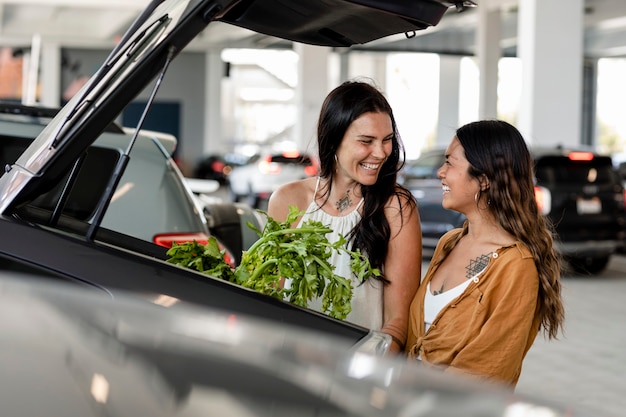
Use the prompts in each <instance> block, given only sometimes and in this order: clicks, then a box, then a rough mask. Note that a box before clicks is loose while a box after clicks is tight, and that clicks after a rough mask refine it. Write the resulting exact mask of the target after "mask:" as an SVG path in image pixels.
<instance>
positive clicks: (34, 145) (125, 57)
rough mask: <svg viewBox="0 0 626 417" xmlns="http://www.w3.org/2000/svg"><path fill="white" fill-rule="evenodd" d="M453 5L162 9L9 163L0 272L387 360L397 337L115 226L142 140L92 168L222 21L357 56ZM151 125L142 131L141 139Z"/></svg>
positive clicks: (295, 2)
mask: <svg viewBox="0 0 626 417" xmlns="http://www.w3.org/2000/svg"><path fill="white" fill-rule="evenodd" d="M459 5H461V4H460V3H459ZM416 6H419V7H416ZM453 6H454V4H453V3H450V2H448V1H445V2H444V1H441V2H440V1H433V0H421V1H417V0H416V2H413V3H412V4H411V7H407V5H406V3H405V2H404V1H401V0H387V1H385V2H378V3H373V2H368V3H367V5H365V4H361V3H357V2H354V1H347V0H328V1H324V2H322V3H319V2H301V1H300V0H283V1H281V2H276V1H274V0H256V1H254V2H240V1H237V0H153V1H151V2H150V3H149V4H148V5H147V7H146V9H145V10H144V12H142V13H141V14H140V16H138V17H137V19H136V20H135V21H134V22H133V24H132V26H131V27H130V28H129V29H128V31H127V32H126V33H125V34H124V35H123V36H122V38H121V39H120V40H119V42H117V43H116V46H115V48H114V49H113V51H112V52H111V53H110V54H109V56H108V58H107V59H106V61H105V62H104V63H103V65H102V66H101V67H100V68H99V69H98V70H97V71H96V73H95V74H94V75H93V76H92V77H91V78H90V79H89V81H87V83H86V84H85V85H84V86H83V87H82V88H81V89H80V90H79V91H78V92H77V93H76V94H75V95H74V96H73V97H72V98H71V99H70V100H69V102H68V103H67V104H66V105H65V106H64V107H63V108H61V109H60V110H59V111H58V113H56V115H55V116H54V117H53V118H52V119H51V120H50V121H49V122H47V124H46V126H45V127H44V128H43V130H41V131H40V132H39V133H38V134H37V133H34V136H36V138H35V139H34V140H33V141H32V142H31V144H30V145H28V147H27V148H26V149H25V150H24V151H23V152H22V153H20V152H16V153H15V154H14V155H12V156H10V157H9V158H7V160H8V161H10V162H9V164H8V165H7V166H6V168H5V172H4V174H3V175H2V176H1V177H0V234H1V235H2V236H3V237H4V238H3V239H0V269H2V270H14V271H26V272H31V273H33V274H37V275H45V276H46V277H48V278H49V279H50V280H59V281H64V282H68V283H73V284H75V285H78V286H85V287H88V288H91V289H93V290H97V291H103V292H105V293H107V294H109V295H111V296H113V297H116V296H117V295H119V294H120V293H121V292H124V291H130V292H132V293H134V294H135V296H136V297H138V298H143V299H148V300H158V302H160V303H166V304H177V303H181V302H184V303H192V304H197V305H201V306H205V307H213V308H215V309H220V310H223V311H227V312H229V313H230V314H233V315H235V316H236V315H239V314H247V315H250V316H254V317H259V318H265V319H267V320H272V321H276V322H278V323H280V324H281V325H282V326H287V325H293V326H298V327H300V328H302V329H310V330H316V331H318V332H322V333H325V334H330V335H336V336H340V337H342V338H344V339H347V340H348V344H350V345H359V346H364V345H365V346H369V345H370V344H368V343H367V341H371V340H382V341H383V348H382V349H378V348H375V349H373V350H376V351H384V350H385V348H384V346H385V343H387V346H388V340H389V338H388V337H382V338H380V337H378V336H377V333H376V332H373V331H370V330H369V329H366V328H362V327H360V326H356V325H353V324H351V323H349V322H345V321H340V320H336V319H333V318H331V317H328V316H326V315H324V314H321V313H318V312H315V311H312V310H309V309H306V308H301V307H298V306H295V305H294V304H291V303H288V302H286V301H283V300H279V299H276V298H273V297H270V296H267V295H264V294H260V293H258V292H255V291H253V290H249V289H245V288H243V287H241V286H238V285H236V284H232V283H230V282H228V281H225V280H221V279H217V278H215V277H211V276H208V275H205V274H201V273H198V272H196V271H193V270H191V269H189V268H183V267H179V266H176V265H173V264H171V263H168V262H166V259H167V256H166V251H167V248H166V247H164V246H160V245H157V244H155V243H154V242H152V241H148V240H146V239H142V238H138V237H135V236H132V235H130V234H128V233H125V231H124V230H115V229H114V228H112V227H111V226H110V224H109V223H106V222H105V221H104V219H106V218H107V216H108V211H109V210H111V209H112V207H113V205H114V204H116V202H115V201H114V200H115V199H116V198H119V197H118V195H119V193H118V186H119V185H120V184H122V181H123V178H124V175H126V172H127V170H130V169H131V168H130V166H131V164H132V163H133V162H132V161H131V160H132V159H133V158H134V155H135V152H136V151H137V149H138V148H137V147H141V145H140V144H139V142H138V141H131V142H130V143H127V144H128V146H127V147H126V148H124V152H116V151H114V150H108V149H104V148H103V149H104V150H103V151H102V152H104V153H107V152H108V153H115V154H116V157H115V158H105V159H104V160H103V161H105V162H106V163H108V164H109V165H108V166H106V169H102V170H96V171H93V170H91V168H90V164H86V163H83V162H85V160H86V159H87V158H90V157H91V156H90V155H93V154H92V153H91V151H92V149H94V146H96V147H97V145H96V144H95V142H96V141H97V140H98V138H99V137H100V136H101V135H102V134H104V133H103V132H104V131H105V130H106V129H107V127H108V126H110V125H111V123H112V122H113V121H114V120H115V119H116V118H117V117H118V116H119V115H120V114H122V112H123V110H124V108H125V107H126V106H127V105H128V104H129V103H130V102H131V101H132V100H133V99H134V98H135V97H136V96H137V95H138V94H139V93H140V92H142V91H143V90H144V89H146V88H148V89H151V90H150V91H149V92H150V94H149V97H150V100H148V102H147V104H146V108H145V109H144V112H143V113H144V114H146V113H149V110H150V107H151V103H152V100H153V99H154V98H155V97H156V93H157V92H158V87H159V85H160V84H161V81H162V79H163V77H164V76H165V74H166V72H167V68H168V67H169V65H170V63H171V62H172V60H173V59H175V58H176V56H177V55H178V54H179V53H180V51H181V50H182V49H183V48H184V47H185V46H186V45H187V44H188V43H189V42H191V41H192V39H193V38H194V37H195V36H197V35H198V34H200V33H204V34H205V35H206V36H210V33H211V32H206V31H205V29H206V27H207V26H208V25H210V24H213V22H216V21H219V22H221V23H222V24H233V25H236V26H239V27H242V28H244V29H248V30H252V31H258V32H263V33H265V34H268V35H272V36H275V37H278V38H285V39H289V40H292V41H296V42H304V43H309V44H315V45H319V46H327V47H339V46H341V47H348V46H350V45H352V44H354V43H364V42H368V41H370V40H374V39H378V38H381V37H385V36H387V35H392V34H396V33H412V32H413V31H417V30H421V29H424V28H426V27H428V26H431V25H435V24H437V23H438V22H439V20H440V19H441V18H442V16H443V15H444V13H445V12H446V11H447V10H448V9H449V8H450V7H453ZM338 10H341V11H342V13H337V11H338ZM152 81H154V83H151V82H152ZM142 120H144V118H141V119H140V123H139V125H138V126H136V129H138V130H139V131H141V130H142V127H143V126H142V124H141V121H142ZM3 134H5V135H10V134H12V132H9V131H5V132H3ZM87 172H90V173H89V175H86V173H87ZM81 177H83V178H85V179H91V178H94V181H95V178H96V177H97V180H98V183H99V184H100V187H99V188H96V187H82V188H83V190H84V192H85V194H86V197H89V198H91V199H92V200H93V201H95V202H96V203H95V206H94V214H93V215H91V214H90V213H85V212H83V211H80V210H76V209H74V207H73V206H70V204H69V203H70V201H71V198H68V197H71V193H72V192H73V190H75V189H78V188H74V186H75V184H76V183H77V182H78V181H80V178H81ZM127 192H128V191H127ZM130 192H134V191H130ZM87 194H88V195H87ZM116 194H118V195H116ZM79 197H80V198H83V197H85V196H83V195H82V193H81V194H80V196H79ZM43 203H45V204H43ZM154 204H155V205H157V206H158V205H159V204H163V202H161V201H158V202H156V203H154ZM152 209H155V207H152ZM128 210H130V209H128ZM127 214H128V217H129V219H130V221H131V222H132V221H133V220H135V221H140V220H139V217H141V216H142V215H143V213H140V214H131V213H127ZM24 279H26V278H24ZM120 330H123V329H120ZM158 410H159V411H161V408H158Z"/></svg>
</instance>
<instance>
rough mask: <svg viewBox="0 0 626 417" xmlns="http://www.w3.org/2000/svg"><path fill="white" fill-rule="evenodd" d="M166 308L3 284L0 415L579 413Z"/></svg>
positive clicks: (255, 325) (0, 278) (308, 339)
mask: <svg viewBox="0 0 626 417" xmlns="http://www.w3.org/2000/svg"><path fill="white" fill-rule="evenodd" d="M13 277H14V278H17V279H18V280H17V281H16V280H14V278H13ZM170 303H171V300H167V299H164V298H158V299H155V300H154V304H152V303H149V302H147V301H144V300H139V299H138V298H135V297H132V298H131V297H129V296H128V295H126V294H123V293H118V294H117V295H116V297H115V298H112V297H110V296H109V295H108V294H106V293H105V292H103V291H100V290H98V289H94V288H92V289H90V290H87V289H86V288H84V287H78V286H74V285H72V286H70V285H68V284H63V285H61V284H59V283H52V282H50V281H47V282H39V283H38V282H37V281H36V279H22V277H20V276H19V275H17V274H14V275H11V276H9V277H7V275H0V334H1V335H2V336H1V337H2V340H1V343H0V358H1V359H0V362H1V363H2V372H1V373H0V383H1V384H2V387H3V389H2V390H1V391H0V403H1V404H2V414H3V415H4V416H64V417H90V416H94V417H95V416H159V417H165V416H171V417H174V416H180V417H183V416H184V417H193V416H228V417H251V416H260V417H265V416H268V417H269V416H272V417H293V416H298V417H313V416H316V417H342V416H343V417H356V416H359V417H392V416H393V417H424V416H429V417H458V416H464V417H522V416H523V417H545V416H550V417H565V416H568V417H576V416H579V417H582V416H583V414H578V412H576V410H570V409H564V408H562V407H557V406H554V405H552V404H549V403H546V402H543V401H539V400H534V399H531V398H525V397H522V396H519V395H515V394H513V393H512V392H510V391H508V390H504V389H502V388H500V387H498V386H491V385H483V384H480V383H476V382H470V381H466V380H464V379H461V378H457V377H454V376H453V375H449V374H444V373H442V372H440V371H437V370H434V369H427V368H425V367H422V366H419V365H418V364H417V363H410V362H407V360H406V358H402V357H393V358H392V357H381V356H377V355H374V354H372V353H366V352H364V351H363V350H362V347H361V346H358V345H357V346H353V345H351V343H350V342H349V341H348V340H347V339H343V338H340V337H333V336H330V335H328V334H323V333H318V332H314V331H307V330H304V329H303V328H298V327H293V326H291V325H287V324H285V323H278V322H270V321H265V320H260V319H258V318H253V317H251V316H245V315H241V314H237V313H233V312H224V311H218V310H210V309H199V308H191V307H190V306H189V305H180V304H174V305H173V306H170ZM595 417H601V416H600V415H598V414H595Z"/></svg>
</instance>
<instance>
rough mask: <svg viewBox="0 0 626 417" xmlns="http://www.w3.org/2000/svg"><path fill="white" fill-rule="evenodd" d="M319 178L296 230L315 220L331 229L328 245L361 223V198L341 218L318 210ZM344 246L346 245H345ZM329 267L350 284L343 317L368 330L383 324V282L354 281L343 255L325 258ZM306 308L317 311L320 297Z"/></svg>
mask: <svg viewBox="0 0 626 417" xmlns="http://www.w3.org/2000/svg"><path fill="white" fill-rule="evenodd" d="M319 183H320V179H319V178H318V179H317V184H316V186H315V194H314V196H313V201H312V202H311V204H310V205H309V207H308V208H307V210H306V212H305V214H304V215H303V216H302V219H301V220H300V223H299V224H298V227H300V226H301V225H302V223H303V222H306V221H307V220H309V219H312V220H315V221H319V222H321V223H322V224H323V225H325V226H328V227H329V228H331V229H332V232H330V233H328V234H327V235H326V237H327V239H328V241H329V242H331V243H333V242H336V241H337V240H338V239H339V234H341V235H343V236H344V237H347V236H348V234H349V233H350V232H351V231H352V229H353V228H354V226H356V224H357V223H358V222H359V221H360V220H361V214H360V213H359V207H361V205H362V204H363V199H362V198H361V201H359V203H358V204H357V205H356V207H355V208H354V210H352V211H351V212H350V213H348V214H346V215H345V216H333V215H330V214H328V213H326V212H325V211H324V210H322V209H321V208H320V207H319V206H318V204H317V203H316V202H315V196H317V189H318V187H319ZM348 247H350V246H349V244H348ZM329 262H330V263H331V265H334V266H335V273H336V274H337V275H340V276H342V277H345V278H349V279H350V282H351V283H352V311H351V312H350V314H349V315H348V317H346V321H349V322H351V323H354V324H358V325H360V326H363V327H367V328H368V329H372V330H380V329H381V327H382V325H383V283H382V282H381V281H379V280H377V279H374V278H371V279H368V280H367V281H365V282H364V283H362V284H361V283H360V282H358V280H357V279H356V277H355V276H354V274H353V273H352V270H351V269H350V255H349V254H347V253H345V252H335V253H333V255H332V256H331V257H330V258H329ZM309 307H310V308H312V309H314V310H316V311H321V308H322V300H321V298H318V299H314V300H312V301H311V303H310V305H309Z"/></svg>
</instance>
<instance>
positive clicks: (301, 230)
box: [247, 227, 332, 253]
mask: <svg viewBox="0 0 626 417" xmlns="http://www.w3.org/2000/svg"><path fill="white" fill-rule="evenodd" d="M331 231H332V229H329V228H327V227H314V228H313V227H311V228H305V227H297V228H292V229H281V230H275V231H273V232H270V233H268V234H266V235H265V236H263V237H262V238H260V239H258V240H257V241H256V242H254V243H253V244H252V246H250V248H249V249H248V250H247V252H250V253H252V252H254V251H255V250H256V249H257V248H258V247H259V246H261V245H262V244H263V243H265V242H267V241H268V240H271V238H272V237H273V236H278V235H286V234H289V233H296V234H297V233H324V234H326V233H329V232H331Z"/></svg>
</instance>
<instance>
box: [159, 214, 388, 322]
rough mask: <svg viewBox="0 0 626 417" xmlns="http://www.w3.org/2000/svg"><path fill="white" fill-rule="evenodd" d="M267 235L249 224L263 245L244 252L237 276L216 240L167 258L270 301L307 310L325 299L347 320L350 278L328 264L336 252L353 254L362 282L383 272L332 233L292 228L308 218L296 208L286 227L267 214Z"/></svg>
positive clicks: (327, 308)
mask: <svg viewBox="0 0 626 417" xmlns="http://www.w3.org/2000/svg"><path fill="white" fill-rule="evenodd" d="M258 211H259V212H260V213H261V214H263V215H265V216H266V218H267V222H266V224H265V226H264V227H263V230H258V229H256V228H255V226H254V225H252V224H251V223H248V227H250V228H251V229H252V230H254V231H255V232H256V233H257V234H258V235H259V239H258V240H257V241H256V242H255V243H254V244H253V245H252V246H251V247H250V248H249V249H248V250H246V251H243V252H242V259H241V263H240V264H239V265H238V266H237V268H235V270H234V271H233V270H232V269H231V268H230V266H229V265H228V264H227V263H226V262H225V261H224V251H220V249H219V245H218V243H217V240H216V239H215V238H214V237H211V239H209V242H208V243H207V245H204V246H203V245H200V244H198V243H197V242H187V243H183V244H174V246H173V247H172V248H171V249H170V250H169V251H168V252H167V255H168V256H169V259H168V262H171V263H174V264H177V265H181V266H185V267H188V268H192V269H195V270H197V271H200V272H203V273H206V274H208V275H212V276H215V277H217V278H222V279H226V280H229V281H231V282H235V283H237V284H239V285H241V286H243V287H246V288H251V289H254V290H255V291H258V292H260V293H263V294H266V295H269V296H271V297H275V298H279V299H286V300H288V301H289V302H291V303H293V304H296V305H299V306H303V307H308V306H309V304H310V302H311V301H312V300H313V299H314V298H318V297H321V299H322V311H323V312H324V313H327V314H328V315H330V316H331V317H335V318H338V319H345V318H346V317H347V316H348V314H349V313H350V311H351V310H352V306H351V300H352V290H353V288H352V284H351V282H350V279H349V277H348V278H346V277H342V276H339V275H337V274H336V273H335V272H334V270H335V267H334V266H333V265H331V264H330V262H329V259H330V257H331V255H332V254H333V253H334V252H337V251H345V252H347V253H349V254H350V257H351V261H350V267H351V269H352V271H353V273H354V274H355V276H356V278H357V279H358V281H359V282H362V281H364V280H365V279H367V278H369V277H371V276H372V275H375V276H380V271H379V270H378V269H374V268H372V267H371V265H370V263H369V260H368V259H367V257H365V256H363V255H362V254H361V252H360V251H359V250H356V251H351V250H348V249H347V240H346V239H345V238H344V237H343V236H342V235H340V237H339V240H338V241H337V242H334V243H330V242H329V241H328V239H327V237H326V235H327V234H328V233H329V232H332V230H331V229H330V228H329V227H328V226H325V225H323V224H322V223H321V222H318V221H313V220H308V221H306V222H304V223H303V224H302V225H301V226H300V227H298V228H293V227H292V226H291V225H292V224H293V223H295V222H296V221H297V220H298V218H300V217H301V216H302V215H303V214H304V212H301V211H299V210H298V208H297V207H295V206H290V207H289V213H288V215H287V218H286V220H285V221H284V222H277V221H276V220H274V219H272V218H271V217H270V216H268V215H267V213H265V212H263V211H261V210H258ZM285 278H286V279H291V288H290V289H284V288H282V287H281V285H280V283H281V280H282V279H285Z"/></svg>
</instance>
